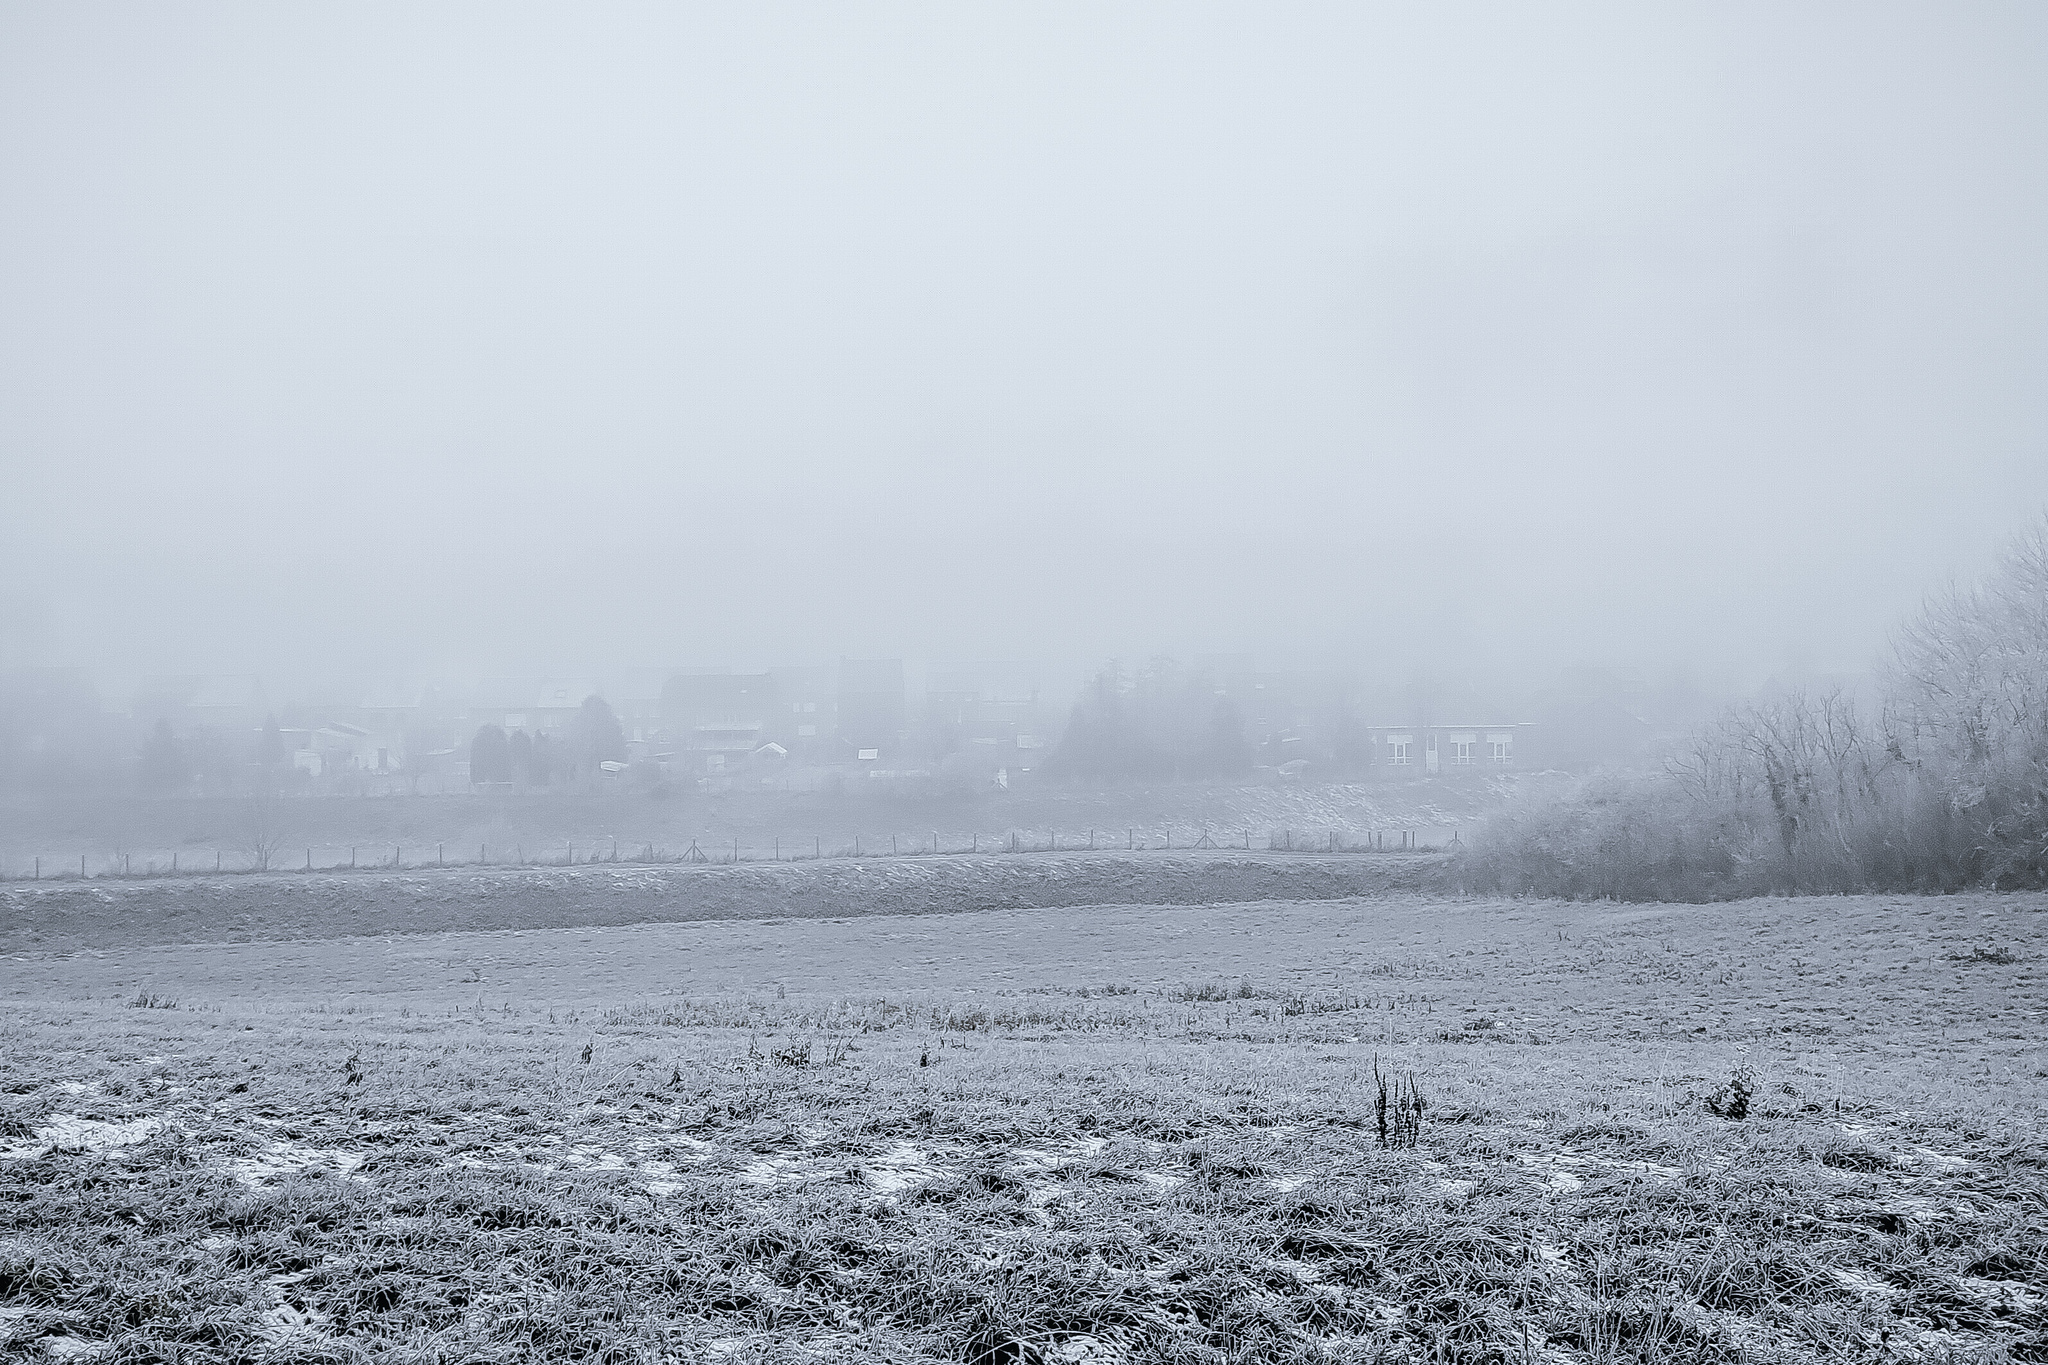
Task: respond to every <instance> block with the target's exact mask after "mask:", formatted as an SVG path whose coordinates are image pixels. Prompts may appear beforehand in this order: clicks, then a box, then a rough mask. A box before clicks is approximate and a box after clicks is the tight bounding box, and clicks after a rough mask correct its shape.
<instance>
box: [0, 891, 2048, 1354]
mask: <svg viewBox="0 0 2048 1365" xmlns="http://www.w3.org/2000/svg"><path fill="white" fill-rule="evenodd" d="M2044 912H2048V898H2043V897H2040V896H2032V897H2022V896H2011V897H2004V896H2000V897H1993V896H1959V897H1951V898H1944V899H1939V900H1911V899H1905V898H1830V899H1808V900H1781V901H1748V902H1740V903H1736V904H1730V905H1719V906H1709V907H1692V906H1688V907H1626V908H1617V907H1614V906H1611V905H1564V904H1554V903H1544V902H1489V901H1472V900H1452V899H1434V900H1433V899H1422V898H1414V897H1405V898H1404V897H1390V898H1383V899H1373V900H1354V901H1340V902H1294V903H1290V902H1265V903H1257V904H1249V905H1209V906H1200V907H1173V906H1125V907H1068V908H1051V909H1035V910H1021V909H1020V910H1007V911H987V912H977V913H963V914H958V915H952V916H937V915H924V916H915V917H910V916H905V917H896V916H888V915H871V916H863V917H858V918H845V919H830V918H827V919H811V920H801V921H798V920H785V921H780V922H776V921H767V922H752V923H732V922H696V923H670V924H658V925H644V926H593V927H583V928H575V929H561V930H537V929H536V930H524V931H501V932H482V933H443V934H420V935H393V936H389V937H383V938H378V937H366V936H357V937H351V938H342V939H329V940H321V941H305V942H250V943H242V944H233V945H209V944H184V945H170V946H155V947H151V948H148V949H127V950H123V949H117V948H111V947H107V948H101V949H98V950H95V951H93V952H81V953H74V954H68V955H29V954H17V955H15V956H12V957H8V958H4V959H0V983H4V984H0V1092H4V1093H0V1349H6V1350H9V1351H11V1352H14V1353H17V1354H19V1355H21V1356H23V1357H25V1358H29V1359H34V1358H38V1357H39V1356H40V1357H42V1358H76V1359H93V1360H124V1361H125V1360H180V1361H187V1360H216V1359H250V1360H255V1359H264V1360H353V1359H367V1358H373V1357H374V1358H378V1359H398V1360H419V1361H451V1362H452V1361H458V1360H461V1361H472V1360H476V1361H480V1360H506V1359H551V1360H565V1361H566V1360H600V1361H640V1360H649V1361H653V1360H677V1361H706V1362H757V1361H796V1360H806V1361H825V1360H900V1361H926V1360H935V1361H936V1360H944V1361H976V1362H998V1361H1000V1362H1027V1361H1045V1362H1053V1361H1060V1362H1085V1361H1096V1362H1123V1361H1133V1362H1135V1361H1205V1362H1224V1361H1296V1360H1332V1361H1352V1360H1356V1361H1373V1360H1383V1361H1415V1362H1422V1361H1469V1362H1488V1361H1492V1362H1529V1361H1543V1362H1560V1361H1581V1360H1597V1361H1638V1360H1659V1361H1663V1360H1679V1361H1811V1360H1817V1359H1844V1360H1857V1359H1864V1360H1872V1361H1879V1360H1897V1361H1905V1360H1927V1361H1978V1360H1983V1361H1996V1360H2004V1359H2014V1360H2043V1359H2048V1336H2044V1335H2043V1333H2044V1328H2048V1317H2044V1296H2048V1145H2044V1143H2043V1140H2042V1137H2041V1122H2042V1117H2043V1114H2042V1110H2043V1098H2044V1095H2048V1085H2044V1080H2048V1069H2044V1068H2048V1063H2044V1060H2043V1057H2042V1055H2041V1048H2040V1043H2039V1040H2040V1037H2041V1032H2042V1025H2043V1018H2042V1008H2043V1003H2044V1000H2048V990H2044V984H2048V983H2044V979H2043V976H2042V970H2041V965H2040V964H2041V963H2042V961H2043V958H2044V953H2048V913H2044ZM1376 1069H1377V1073H1378V1075H1379V1076H1382V1077H1391V1078H1394V1079H1396V1080H1397V1081H1403V1082H1405V1081H1406V1080H1407V1079H1408V1078H1410V1077H1412V1078H1413V1080H1414V1082H1415V1084H1416V1085H1417V1086H1418V1087H1419V1090H1420V1093H1421V1095H1422V1097H1423V1098H1424V1100H1425V1106H1424V1108H1423V1110H1422V1113H1421V1122H1420V1129H1419V1140H1418V1141H1417V1143H1416V1145H1414V1146H1412V1147H1404V1146H1398V1145H1397V1146H1382V1145H1381V1141H1380V1131H1381V1129H1380V1115H1379V1113H1378V1110H1377V1102H1378V1100H1379V1098H1380V1095H1381V1091H1380V1088H1379V1082H1378V1081H1377V1080H1376V1074H1375V1073H1376ZM1391 1117H1392V1118H1393V1119H1394V1120H1395V1121H1396V1127H1397V1128H1398V1120H1399V1118H1400V1114H1399V1112H1398V1110H1397V1111H1396V1112H1395V1113H1394V1114H1393V1115H1392V1116H1391ZM1392 1136H1393V1137H1395V1138H1396V1139H1398V1138H1399V1136H1400V1134H1399V1133H1398V1131H1397V1132H1395V1133H1394V1134H1392Z"/></svg>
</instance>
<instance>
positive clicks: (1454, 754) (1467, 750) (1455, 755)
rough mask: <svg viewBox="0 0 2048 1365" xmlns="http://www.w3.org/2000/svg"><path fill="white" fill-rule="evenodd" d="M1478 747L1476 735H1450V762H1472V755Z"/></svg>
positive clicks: (1467, 763)
mask: <svg viewBox="0 0 2048 1365" xmlns="http://www.w3.org/2000/svg"><path fill="white" fill-rule="evenodd" d="M1478 749H1479V745H1478V742H1477V737H1476V736H1474V735H1452V736H1451V762H1452V763H1456V764H1466V765H1469V764H1471V763H1472V762H1474V755H1475V754H1476V753H1477V752H1478Z"/></svg>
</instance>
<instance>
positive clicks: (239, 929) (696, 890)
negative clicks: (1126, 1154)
mask: <svg viewBox="0 0 2048 1365" xmlns="http://www.w3.org/2000/svg"><path fill="white" fill-rule="evenodd" d="M1448 866H1449V860H1448V858H1446V857H1444V856H1443V855H1438V854H1429V853H1418V854H1407V855H1386V856H1371V855H1357V854H1351V855H1335V856H1314V855H1303V854H1260V853H1249V854H1247V853H1229V852H1221V853H1135V854H1131V853H1073V854H1017V855H989V856H983V857H975V856H972V855H969V856H965V857H962V856H947V857H938V858H890V859H880V858H877V859H841V860H826V861H822V862H803V863H742V864H738V865H733V866H682V867H677V866H635V865H632V864H600V865H594V866H584V867H561V868H535V867H526V868H487V869H479V868H450V869H445V870H440V869H420V870H414V871H403V872H395V871H362V872H351V873H321V872H313V873H260V874H248V875H242V876H228V877H183V878H174V877H167V878H161V879H154V880H148V881H112V880H109V881H92V882H63V883H49V884H42V885H33V884H32V885H29V886H22V885H19V884H16V885H13V886H9V887H7V888H5V889H0V954H10V953H13V954H18V953H53V952H56V953H62V952H79V951H89V950H92V949H96V948H111V947H123V948H132V947H137V946H144V945H149V944H167V943H219V942H246V941H251V940H258V939H276V940H303V939H321V938H341V937H350V936H355V935H364V934H370V935H384V934H432V933H441V932H444V931H447V930H467V931H475V930H491V929H540V928H569V927H575V926H578V925H599V924H640V923H664V922H677V921H687V920H744V919H820V918H838V917H844V916H854V915H872V914H892V915H923V914H948V913H954V912H958V911H967V910H1005V909H1030V908H1033V907H1039V906H1046V907H1051V906H1075V905H1214V904H1222V903H1228V902H1241V901H1266V900H1297V901H1303V900H1306V901H1318V900H1320V901H1327V900H1343V899H1347V898H1351V897H1359V896H1383V895H1397V894H1415V893H1427V892H1431V891H1439V890H1444V889H1446V887H1447V881H1448Z"/></svg>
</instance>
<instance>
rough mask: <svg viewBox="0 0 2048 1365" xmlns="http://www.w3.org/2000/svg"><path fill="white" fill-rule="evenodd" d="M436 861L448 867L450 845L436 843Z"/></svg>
mask: <svg viewBox="0 0 2048 1365" xmlns="http://www.w3.org/2000/svg"><path fill="white" fill-rule="evenodd" d="M434 861H435V862H436V863H438V864H440V865H441V866H443V867H446V866H447V865H448V845H446V844H435V845H434Z"/></svg>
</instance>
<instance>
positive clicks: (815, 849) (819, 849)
mask: <svg viewBox="0 0 2048 1365" xmlns="http://www.w3.org/2000/svg"><path fill="white" fill-rule="evenodd" d="M824 856H825V840H824V838H823V836H821V835H816V834H813V835H812V836H811V861H812V862H816V861H817V860H818V859H820V858H822V857H824Z"/></svg>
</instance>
